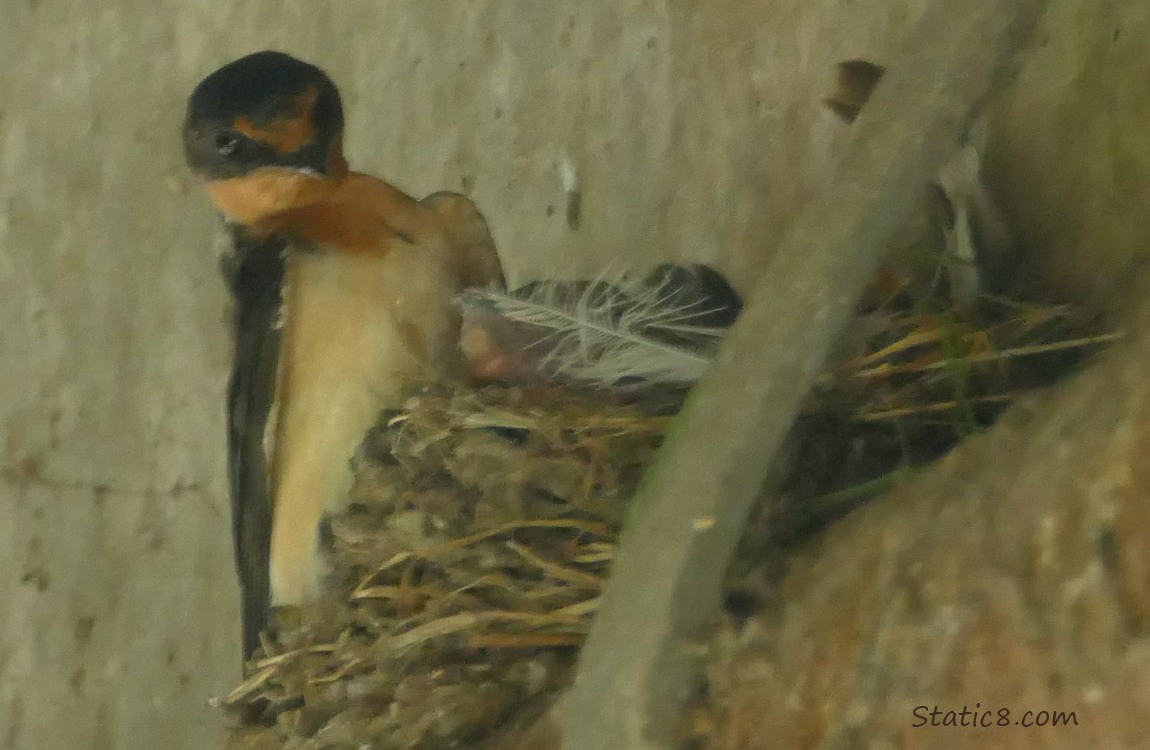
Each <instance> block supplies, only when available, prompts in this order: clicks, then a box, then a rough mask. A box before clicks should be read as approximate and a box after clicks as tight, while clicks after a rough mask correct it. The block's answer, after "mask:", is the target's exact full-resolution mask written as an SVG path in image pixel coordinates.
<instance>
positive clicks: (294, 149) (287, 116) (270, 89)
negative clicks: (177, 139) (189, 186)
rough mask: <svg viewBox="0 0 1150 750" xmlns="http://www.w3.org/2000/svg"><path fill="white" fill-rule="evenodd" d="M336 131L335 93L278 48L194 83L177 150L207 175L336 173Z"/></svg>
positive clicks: (339, 125)
mask: <svg viewBox="0 0 1150 750" xmlns="http://www.w3.org/2000/svg"><path fill="white" fill-rule="evenodd" d="M342 134H343V107H342V105H341V104H340V99H339V91H338V90H337V89H336V87H335V84H334V83H332V80H331V79H330V78H328V76H327V74H326V73H324V72H323V71H322V70H320V69H319V68H317V67H316V66H314V65H311V64H309V63H306V62H303V61H302V60H297V59H295V58H294V57H292V56H290V55H285V54H284V53H282V52H271V51H265V52H256V53H254V54H251V55H248V56H247V57H241V58H240V59H238V60H236V61H234V62H230V63H228V64H227V65H225V66H224V67H222V68H220V69H219V70H217V71H216V72H214V73H212V74H211V75H209V76H208V77H207V78H205V79H204V80H203V81H201V82H200V84H199V85H198V86H196V89H195V91H193V92H192V95H191V97H189V98H188V113H187V117H186V119H185V120H184V154H185V155H186V157H187V160H188V165H189V166H190V167H191V168H192V170H193V171H195V172H196V173H197V174H198V175H200V176H201V177H204V178H206V179H208V180H227V179H231V178H237V177H243V176H245V175H248V174H250V173H252V172H254V171H256V170H260V169H264V168H273V169H276V170H288V171H293V172H297V173H302V174H307V175H313V176H317V177H321V178H326V177H339V176H342V175H341V174H339V172H341V171H346V168H347V167H346V164H345V163H344V161H343V155H342V153H341V151H342V148H341V140H342V139H341V136H342ZM333 173H336V174H333Z"/></svg>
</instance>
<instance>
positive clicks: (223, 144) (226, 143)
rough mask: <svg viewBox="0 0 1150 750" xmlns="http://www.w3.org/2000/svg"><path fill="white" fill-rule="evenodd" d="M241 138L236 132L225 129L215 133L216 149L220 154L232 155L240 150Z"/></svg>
mask: <svg viewBox="0 0 1150 750" xmlns="http://www.w3.org/2000/svg"><path fill="white" fill-rule="evenodd" d="M242 143H243V139H242V138H241V137H240V135H239V134H238V133H232V132H231V131H225V132H223V133H216V151H217V152H218V153H219V154H220V156H232V155H234V154H235V153H236V152H237V151H239V150H240V146H241V145H242Z"/></svg>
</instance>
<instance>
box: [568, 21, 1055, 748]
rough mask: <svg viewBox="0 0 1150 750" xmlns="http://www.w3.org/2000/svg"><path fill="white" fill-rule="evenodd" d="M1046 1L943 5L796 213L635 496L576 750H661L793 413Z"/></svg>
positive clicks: (598, 634)
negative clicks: (695, 646)
mask: <svg viewBox="0 0 1150 750" xmlns="http://www.w3.org/2000/svg"><path fill="white" fill-rule="evenodd" d="M1044 6H1045V2H1044V0H935V2H933V3H932V4H931V5H930V6H929V7H928V8H927V10H926V12H925V14H924V16H923V18H922V20H921V22H920V23H919V25H918V27H917V28H916V29H915V31H914V33H913V34H911V36H910V37H909V39H908V44H907V46H906V48H905V50H904V52H903V53H902V54H901V56H896V57H895V58H894V59H893V60H892V61H891V64H889V65H888V66H887V73H886V75H885V77H884V78H883V80H882V81H881V83H880V84H879V85H878V88H877V89H876V90H875V93H874V95H873V96H872V97H871V100H870V102H869V103H868V104H867V106H866V108H865V109H864V110H863V112H862V114H861V115H860V116H859V118H858V120H857V121H856V122H855V123H854V125H853V126H852V130H853V141H852V144H851V147H850V148H849V149H848V152H847V155H846V156H845V158H844V159H843V160H842V161H841V162H840V163H839V164H838V165H837V166H836V168H835V169H834V170H833V174H832V175H831V176H830V179H829V180H828V182H827V183H826V185H827V187H826V189H825V191H824V192H823V194H822V195H821V196H820V197H819V198H818V199H816V200H813V201H811V202H810V203H809V204H808V205H807V206H806V207H805V208H804V209H803V210H802V211H800V212H799V213H797V214H796V215H795V216H794V218H793V221H792V222H791V224H790V226H789V227H788V231H787V232H786V233H785V234H784V235H783V236H782V242H781V245H780V247H779V248H778V251H777V253H776V254H775V256H774V259H773V261H772V263H771V265H770V267H769V269H768V271H767V273H765V274H764V275H763V277H762V280H761V281H760V283H759V285H758V287H757V288H756V289H755V290H754V292H753V293H752V295H750V297H749V303H748V305H747V307H746V309H745V310H744V312H743V316H742V318H740V320H739V321H738V323H737V324H736V325H735V326H734V328H733V329H732V330H731V332H730V334H729V336H728V338H727V341H726V342H725V344H724V346H723V349H722V351H721V352H720V355H719V357H718V359H717V361H716V363H715V365H714V367H712V369H711V371H710V372H709V373H708V374H707V376H706V377H705V378H704V379H703V381H702V382H701V383H700V384H699V385H698V387H697V388H696V389H695V391H694V392H693V393H692V395H691V397H690V399H689V400H688V403H687V405H686V407H685V408H684V410H683V412H682V414H681V415H680V416H679V417H678V418H677V419H676V421H675V424H674V426H673V427H672V430H671V434H670V435H669V436H668V439H667V441H666V442H665V444H664V446H663V448H662V450H661V451H660V454H659V457H658V460H657V461H656V463H655V465H654V466H653V467H652V468H651V470H650V471H649V472H648V474H647V476H646V477H645V478H644V481H643V484H642V486H641V487H640V490H639V492H638V493H637V496H636V498H635V500H634V502H635V505H636V508H637V511H636V513H635V514H634V518H633V521H632V523H631V524H630V525H629V527H628V528H627V529H626V530H625V533H624V536H623V541H622V545H621V547H620V549H619V553H618V556H617V558H616V561H615V567H614V572H613V574H612V577H611V579H610V581H609V583H608V586H607V588H606V590H605V592H604V595H603V604H602V608H601V609H600V611H599V615H598V617H597V618H596V620H595V623H594V625H593V627H592V630H591V634H590V637H589V638H588V640H587V644H586V646H585V647H584V649H583V653H582V655H581V658H580V663H579V670H578V674H577V677H576V680H575V687H574V690H573V692H572V694H571V696H570V702H569V703H568V706H567V709H566V720H565V727H564V739H563V747H564V748H565V750H632V749H634V750H655V749H656V748H670V747H672V746H673V744H674V743H673V736H672V735H673V732H674V728H675V726H676V723H677V719H678V718H679V716H680V713H681V707H682V705H683V701H684V699H685V698H686V697H687V693H688V691H689V690H690V689H691V687H692V685H693V684H694V680H693V677H694V676H695V675H696V669H697V667H698V666H699V664H698V660H697V659H695V658H692V656H691V651H692V650H691V648H690V647H689V644H690V642H691V640H692V638H697V637H699V636H700V634H701V633H702V632H703V630H704V629H705V627H706V625H707V624H708V623H710V622H713V621H714V618H715V616H716V614H717V613H718V610H719V595H720V585H721V580H722V575H723V571H724V569H725V567H726V565H727V563H728V561H729V559H730V556H731V554H732V552H733V550H734V547H735V544H736V542H737V541H738V539H739V535H740V533H741V531H742V525H743V523H744V521H745V519H746V515H747V513H748V511H749V509H750V506H751V504H752V502H753V500H754V498H755V497H756V495H757V494H758V492H759V490H760V488H761V487H762V485H763V482H764V479H765V477H766V474H767V470H768V468H769V467H770V466H771V464H772V461H773V457H774V456H775V454H776V452H777V450H778V448H779V446H780V444H781V442H782V440H783V438H784V436H785V435H786V433H787V430H788V429H789V428H790V425H791V423H792V422H793V421H794V419H795V416H796V414H797V412H798V409H799V404H800V401H801V400H802V398H803V396H804V395H805V394H806V392H807V390H808V389H809V387H810V385H811V383H812V382H813V380H814V378H815V377H816V376H817V375H818V374H819V373H820V372H821V370H822V368H823V365H824V361H825V359H826V357H827V355H828V353H829V351H830V349H831V346H832V343H833V342H834V340H835V338H836V336H837V335H838V334H839V332H840V331H841V330H842V329H843V327H844V324H845V323H846V322H847V321H848V319H849V317H850V315H851V312H852V309H853V307H854V305H855V302H856V300H857V299H858V298H859V295H860V294H861V292H862V291H863V288H864V286H865V285H866V283H867V281H868V279H870V277H871V275H872V273H873V271H874V269H875V267H876V266H877V265H878V263H879V261H880V260H881V259H882V257H883V255H884V250H885V248H887V247H888V246H889V243H890V240H891V239H892V238H893V237H894V236H895V233H896V232H897V231H898V230H899V228H900V227H901V226H902V224H903V222H904V221H905V220H906V219H907V218H908V217H907V213H908V211H909V209H910V201H909V200H908V196H911V195H914V194H915V193H916V192H917V191H919V190H921V188H922V187H923V185H925V184H926V183H927V182H929V181H930V180H931V179H932V177H933V176H934V175H935V174H936V173H937V171H938V169H939V167H940V166H941V165H942V163H943V161H944V160H945V159H946V158H947V157H948V156H949V155H950V154H951V153H952V152H953V150H954V148H955V147H956V144H957V143H958V140H959V138H960V137H961V136H962V135H963V133H964V131H965V130H966V128H967V127H968V126H969V123H970V120H971V118H972V117H973V116H974V114H975V113H976V112H977V111H978V110H979V109H980V107H981V106H982V105H983V104H984V103H985V101H986V99H987V98H988V96H989V95H990V93H991V92H992V91H993V90H994V88H995V85H996V83H997V82H998V81H999V80H1000V79H1001V78H1002V77H1003V75H1004V74H1005V73H1006V72H1007V71H1008V70H1009V69H1010V68H1011V65H1010V62H1011V60H1012V58H1013V56H1014V53H1016V52H1017V50H1018V49H1019V47H1020V46H1021V44H1022V43H1023V41H1024V40H1025V39H1026V38H1027V37H1028V36H1029V34H1030V31H1031V30H1032V29H1033V27H1034V25H1035V24H1036V22H1037V19H1038V18H1039V16H1040V14H1041V11H1042V9H1043V7H1044Z"/></svg>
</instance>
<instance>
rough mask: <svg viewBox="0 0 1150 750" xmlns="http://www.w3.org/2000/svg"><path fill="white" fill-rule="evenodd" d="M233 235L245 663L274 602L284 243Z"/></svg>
mask: <svg viewBox="0 0 1150 750" xmlns="http://www.w3.org/2000/svg"><path fill="white" fill-rule="evenodd" d="M232 237H233V241H234V247H235V251H234V254H233V255H232V256H230V257H228V258H225V259H224V261H223V262H222V264H221V266H222V270H223V271H224V276H225V278H226V279H227V281H228V283H229V286H230V287H231V292H232V296H233V297H234V301H235V318H234V326H235V356H234V358H233V362H232V372H231V380H230V381H229V383H228V401H227V411H228V480H229V489H230V491H231V501H232V533H233V543H234V545H235V553H236V571H237V573H238V574H239V579H240V590H241V595H242V597H243V602H242V608H243V646H244V657H245V658H247V657H248V656H251V654H252V652H253V651H254V650H255V649H256V647H257V646H258V645H259V634H260V631H261V630H262V629H263V628H264V626H265V625H266V624H267V617H268V611H269V607H270V601H271V591H270V582H269V580H268V557H269V554H270V547H271V528H272V504H271V487H270V482H269V476H268V457H267V455H266V449H265V446H264V434H265V430H266V429H267V424H268V415H269V413H270V412H271V409H272V405H273V402H274V400H275V390H276V380H277V370H278V364H279V352H280V328H279V321H278V318H279V316H280V314H281V310H280V307H281V304H282V302H281V299H282V288H283V277H284V258H283V255H284V249H285V243H284V242H283V241H282V240H279V239H276V238H272V239H255V238H252V237H249V236H248V235H246V234H245V233H244V232H243V230H242V228H233V232H232Z"/></svg>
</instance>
